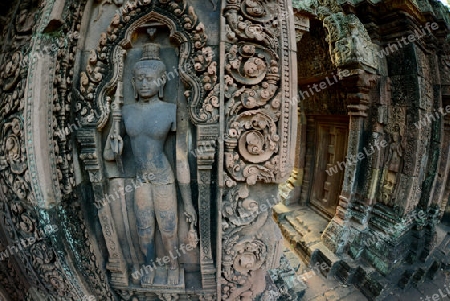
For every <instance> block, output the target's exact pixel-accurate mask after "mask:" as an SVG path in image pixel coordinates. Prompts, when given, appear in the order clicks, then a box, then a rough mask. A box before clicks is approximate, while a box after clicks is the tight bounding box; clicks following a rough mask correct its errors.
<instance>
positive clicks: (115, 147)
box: [109, 131, 123, 155]
mask: <svg viewBox="0 0 450 301" xmlns="http://www.w3.org/2000/svg"><path fill="white" fill-rule="evenodd" d="M109 139H110V140H109V141H110V143H111V150H112V152H113V153H114V154H115V155H122V150H123V140H122V137H121V136H120V135H119V134H116V131H114V133H112V134H111V135H110V136H109Z"/></svg>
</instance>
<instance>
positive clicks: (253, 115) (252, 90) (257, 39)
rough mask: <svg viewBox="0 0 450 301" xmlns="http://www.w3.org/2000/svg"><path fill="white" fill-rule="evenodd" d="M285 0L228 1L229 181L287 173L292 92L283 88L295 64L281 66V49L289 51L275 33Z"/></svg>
mask: <svg viewBox="0 0 450 301" xmlns="http://www.w3.org/2000/svg"><path fill="white" fill-rule="evenodd" d="M279 5H280V4H279V3H277V1H227V4H226V7H225V9H224V15H225V17H226V24H225V25H226V33H227V38H228V41H229V43H228V44H227V46H226V54H225V91H224V94H225V99H226V104H225V106H226V107H225V115H226V117H227V122H226V123H227V124H226V132H225V168H226V170H227V172H228V176H229V177H230V180H229V181H228V182H227V185H229V186H230V185H234V184H235V181H238V182H246V183H247V184H249V185H253V184H255V183H256V182H257V181H264V182H267V183H271V182H277V181H278V180H279V178H281V177H284V176H285V174H286V170H284V166H285V164H286V160H287V158H286V153H285V151H286V149H287V130H288V129H287V110H288V108H289V103H288V102H287V101H286V98H289V94H287V95H283V93H282V92H280V91H279V90H281V89H282V90H284V89H288V88H289V82H286V81H284V80H286V77H287V78H288V77H289V74H287V75H285V76H284V77H283V81H281V80H280V78H281V75H282V74H281V72H287V73H288V70H289V66H284V65H283V66H280V63H281V62H280V55H281V54H282V55H286V56H287V54H285V53H284V52H283V51H285V49H280V42H279V41H278V40H277V38H275V37H276V36H277V35H278V36H280V33H281V32H282V31H283V30H285V29H286V24H285V22H284V21H283V20H281V19H280V18H279V15H278V14H277V9H278V8H279ZM280 9H281V8H280ZM244 40H245V42H244ZM283 46H287V45H283ZM285 63H287V64H288V62H287V61H284V62H283V64H285ZM284 91H286V90H284ZM280 125H281V128H280Z"/></svg>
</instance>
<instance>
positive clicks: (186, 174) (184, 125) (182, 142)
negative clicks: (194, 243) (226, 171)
mask: <svg viewBox="0 0 450 301" xmlns="http://www.w3.org/2000/svg"><path fill="white" fill-rule="evenodd" d="M178 109H179V110H180V109H181V108H178ZM175 112H176V107H175ZM180 112H181V111H180ZM185 112H187V110H185ZM181 114H182V113H181ZM181 114H176V113H175V115H176V117H175V119H174V122H173V123H172V127H175V126H176V128H177V131H176V174H177V181H178V186H179V187H180V193H181V197H182V198H183V203H184V211H185V214H186V216H187V217H188V220H189V221H190V222H192V223H193V224H195V223H196V221H197V213H196V212H195V209H194V206H193V204H192V193H191V185H190V183H191V174H190V168H189V161H188V118H186V117H184V118H183V117H181V116H178V115H181Z"/></svg>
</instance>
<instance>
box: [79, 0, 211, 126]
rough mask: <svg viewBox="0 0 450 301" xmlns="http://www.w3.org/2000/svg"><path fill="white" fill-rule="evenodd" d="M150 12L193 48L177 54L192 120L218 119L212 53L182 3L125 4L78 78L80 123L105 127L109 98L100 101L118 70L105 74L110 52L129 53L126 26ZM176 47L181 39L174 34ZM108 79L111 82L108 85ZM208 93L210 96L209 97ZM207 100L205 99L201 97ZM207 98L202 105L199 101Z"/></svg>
mask: <svg viewBox="0 0 450 301" xmlns="http://www.w3.org/2000/svg"><path fill="white" fill-rule="evenodd" d="M150 12H156V13H159V12H161V13H163V14H164V15H165V16H167V17H168V18H170V20H171V21H172V22H174V24H170V25H169V24H167V25H169V27H170V26H171V25H174V26H175V27H176V28H170V29H171V30H172V32H175V31H177V32H178V31H184V32H186V33H187V34H188V35H189V37H188V39H189V40H190V41H191V42H192V44H193V45H194V47H193V48H192V49H187V51H185V52H183V51H182V53H181V55H180V62H181V63H180V67H181V68H180V75H181V78H182V79H183V81H185V83H186V84H187V89H188V90H186V92H185V95H186V96H187V97H188V103H189V107H190V115H191V118H192V121H193V122H194V123H213V122H217V120H218V106H219V104H218V88H217V87H216V82H217V75H216V73H217V70H216V69H217V63H216V62H215V61H214V53H213V51H212V49H211V47H206V46H205V45H206V41H207V35H206V34H205V27H204V25H203V23H201V22H199V21H198V17H197V15H196V14H195V12H194V10H193V8H192V7H191V6H189V5H187V3H186V1H169V0H158V1H150V0H144V1H128V2H127V3H125V4H124V5H123V6H122V7H121V8H120V9H119V12H118V13H116V15H115V16H114V17H113V20H112V22H111V24H110V26H109V27H108V29H107V31H106V32H104V33H102V34H101V39H100V42H99V44H98V47H97V48H96V49H92V50H91V52H90V56H89V61H88V65H87V67H86V70H85V71H84V72H82V73H81V79H80V92H81V93H80V94H79V95H78V98H79V99H80V101H79V102H78V103H77V106H76V109H77V113H78V117H79V119H80V120H81V122H82V124H98V126H99V127H103V125H104V124H105V122H106V119H107V117H108V115H109V105H110V103H109V102H110V99H109V98H108V97H107V98H106V100H107V101H106V103H105V102H104V99H102V97H99V95H100V94H101V93H103V91H102V90H106V94H107V95H108V93H110V92H112V91H108V90H110V89H112V88H114V82H115V79H114V76H115V75H116V74H117V71H113V73H114V74H113V78H112V79H111V78H109V77H111V72H110V71H111V70H110V69H109V60H110V56H111V53H112V49H113V48H114V47H115V46H116V45H118V44H119V43H121V42H120V41H122V43H125V44H124V45H121V46H122V47H123V48H129V46H130V45H128V43H129V42H128V41H126V42H123V40H124V37H125V35H126V34H127V31H129V30H130V26H132V25H133V24H134V23H136V21H137V20H140V19H142V18H143V17H144V16H146V15H148V14H149V13H150ZM152 18H154V19H161V20H158V21H162V22H164V20H162V18H161V17H160V15H158V14H154V15H152ZM175 38H176V39H179V42H180V44H181V43H182V42H183V38H182V37H180V36H178V35H176V36H175ZM108 80H109V83H106V84H105V82H107V81H108ZM207 93H208V94H207ZM205 96H206V97H205ZM204 98H206V101H203V99H204Z"/></svg>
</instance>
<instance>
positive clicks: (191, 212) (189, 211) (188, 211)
mask: <svg viewBox="0 0 450 301" xmlns="http://www.w3.org/2000/svg"><path fill="white" fill-rule="evenodd" d="M184 215H185V216H186V219H187V221H188V222H189V223H192V224H193V225H195V224H196V223H197V212H195V209H194V206H192V204H189V205H187V206H185V207H184Z"/></svg>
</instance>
